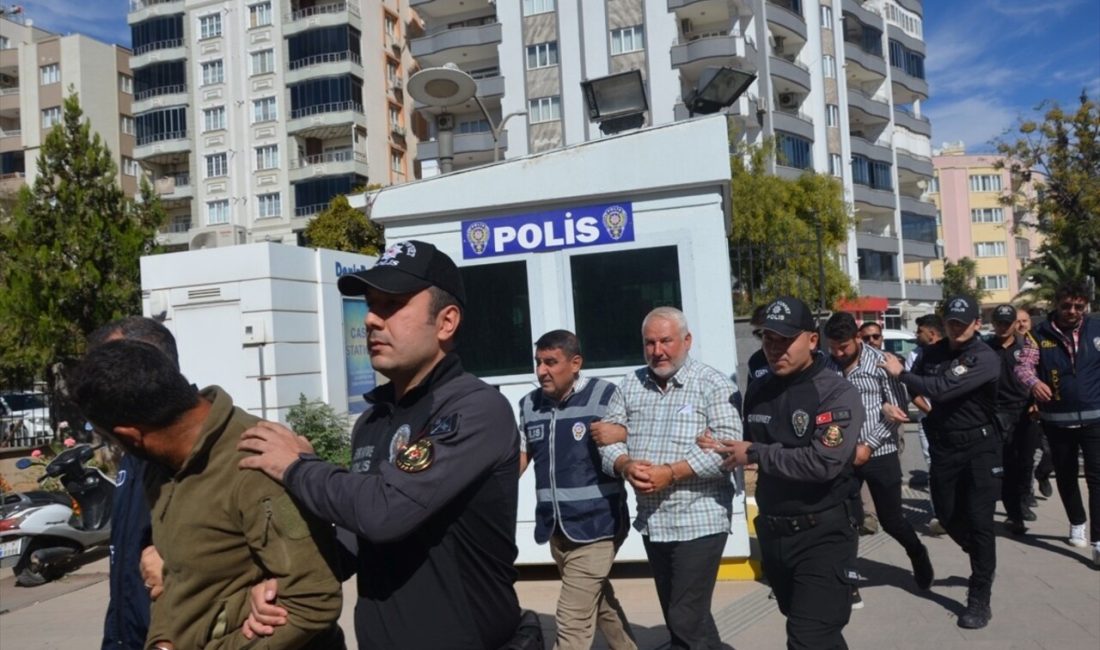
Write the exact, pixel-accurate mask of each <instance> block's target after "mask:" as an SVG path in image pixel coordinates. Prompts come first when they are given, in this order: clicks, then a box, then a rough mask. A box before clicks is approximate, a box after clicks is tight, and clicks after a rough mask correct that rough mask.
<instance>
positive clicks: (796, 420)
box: [791, 409, 810, 438]
mask: <svg viewBox="0 0 1100 650" xmlns="http://www.w3.org/2000/svg"><path fill="white" fill-rule="evenodd" d="M791 426H792V427H794V435H796V436H798V437H799V438H801V437H802V436H804V435H806V428H807V427H809V426H810V414H809V413H807V412H806V411H803V410H802V409H798V410H797V411H795V412H794V413H792V414H791Z"/></svg>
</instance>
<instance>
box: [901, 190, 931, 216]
mask: <svg viewBox="0 0 1100 650" xmlns="http://www.w3.org/2000/svg"><path fill="white" fill-rule="evenodd" d="M899 198H900V201H901V211H902V212H911V213H913V214H916V215H920V216H922V217H930V218H932V219H935V217H936V204H935V203H932V202H931V201H921V200H920V199H914V198H913V197H911V196H905V195H902V196H901V197H899Z"/></svg>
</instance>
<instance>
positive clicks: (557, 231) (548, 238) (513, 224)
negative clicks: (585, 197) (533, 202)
mask: <svg viewBox="0 0 1100 650" xmlns="http://www.w3.org/2000/svg"><path fill="white" fill-rule="evenodd" d="M630 241H634V212H633V206H632V204H631V203H629V202H627V203H610V204H605V205H589V206H584V207H580V208H567V209H565V210H552V211H548V212H535V213H532V214H521V215H516V216H511V217H499V218H496V219H479V220H474V221H463V222H462V258H463V259H478V258H481V257H492V256H495V255H517V254H520V253H532V252H536V251H551V250H557V249H561V248H574V247H578V246H596V245H599V244H615V243H619V242H630Z"/></svg>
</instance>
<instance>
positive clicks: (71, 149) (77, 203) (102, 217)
mask: <svg viewBox="0 0 1100 650" xmlns="http://www.w3.org/2000/svg"><path fill="white" fill-rule="evenodd" d="M36 169H37V178H36V179H35V181H34V185H33V187H24V188H22V189H21V190H20V194H19V197H18V201H17V203H16V206H15V209H14V210H13V212H12V214H11V216H10V218H9V219H6V220H4V221H3V222H2V223H0V383H5V384H9V385H20V384H22V385H28V384H29V383H30V382H31V381H33V380H36V379H42V378H46V379H47V380H49V381H50V384H51V386H52V385H53V375H52V374H51V373H48V372H47V371H48V369H49V368H50V367H52V366H54V365H55V364H56V363H59V362H61V363H63V362H65V361H66V360H69V359H74V358H77V357H79V356H80V355H81V354H82V353H83V351H84V340H85V338H86V337H87V335H88V334H90V333H91V332H92V331H93V330H95V329H96V328H97V327H99V326H100V325H102V324H104V323H106V322H108V321H110V320H111V319H114V318H119V317H121V316H125V315H130V314H135V313H139V312H140V310H141V281H140V275H139V273H140V269H139V261H138V260H139V258H140V257H141V256H142V255H145V254H148V253H151V252H153V251H154V248H155V242H154V237H155V235H156V231H157V228H158V227H159V226H160V225H162V224H163V223H164V220H165V213H164V210H163V209H162V208H161V207H160V204H159V202H158V201H157V200H156V197H155V196H154V194H153V191H152V189H151V188H149V187H148V183H144V184H143V188H142V201H141V202H138V201H135V200H133V199H130V198H128V197H127V196H126V195H124V194H123V192H122V189H121V188H120V187H119V184H118V176H117V171H118V169H117V167H116V165H115V163H114V161H113V160H112V159H111V152H110V150H109V149H108V148H107V146H106V145H105V144H104V143H103V141H102V139H101V138H100V136H99V134H98V133H94V132H93V131H92V128H91V124H90V122H88V120H86V119H84V114H83V111H82V110H81V108H80V102H79V100H78V98H77V96H76V94H75V93H71V94H70V95H69V97H68V98H66V100H65V102H64V115H63V118H62V122H61V123H60V124H59V125H57V126H55V127H54V128H53V130H51V131H50V133H49V135H47V136H46V139H45V142H44V143H43V144H42V149H41V152H40V154H39V157H38V160H37V167H36Z"/></svg>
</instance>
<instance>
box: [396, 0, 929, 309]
mask: <svg viewBox="0 0 1100 650" xmlns="http://www.w3.org/2000/svg"><path fill="white" fill-rule="evenodd" d="M410 5H411V6H412V8H413V9H414V10H416V11H417V12H418V14H419V15H420V18H421V19H422V20H423V23H424V33H423V35H421V36H419V37H415V38H413V39H412V40H410V42H409V49H410V50H411V52H412V54H413V55H414V56H415V57H416V60H417V62H418V63H419V65H420V66H421V67H422V68H428V67H435V66H440V65H443V64H445V63H454V64H456V65H457V66H458V67H459V68H461V69H462V70H464V71H466V72H467V73H469V74H470V75H471V76H472V77H474V79H476V80H477V87H478V95H479V96H480V98H481V99H482V100H483V104H484V105H485V106H486V108H487V110H488V113H489V116H490V117H491V118H492V123H490V121H489V120H487V119H485V117H484V116H483V115H482V113H481V111H480V109H478V108H477V107H476V106H473V105H472V106H471V108H470V109H469V110H468V111H465V112H460V111H459V110H456V111H454V121H455V129H454V134H455V135H454V153H455V157H454V168H455V169H462V168H463V167H469V166H473V165H478V164H484V163H485V162H489V161H491V160H492V155H493V153H492V152H493V149H494V146H496V147H497V148H499V150H500V151H501V152H503V154H504V156H505V157H516V156H522V155H525V154H528V153H534V152H539V151H543V150H546V149H550V148H554V147H560V146H564V145H570V144H575V143H578V142H583V141H585V140H589V139H593V138H598V137H601V136H600V132H599V129H598V128H597V127H596V125H595V124H593V123H591V122H589V120H588V117H587V113H586V108H585V103H584V99H583V96H582V92H581V85H580V84H581V81H582V80H590V79H595V78H599V77H603V76H606V75H610V74H614V73H617V72H623V71H627V70H633V69H637V70H640V71H641V72H642V75H643V77H644V79H645V84H646V91H647V96H648V103H649V110H648V112H647V114H646V124H664V123H668V122H672V121H674V120H679V119H686V118H688V117H689V113H688V110H687V108H686V107H685V104H684V97H685V96H686V95H687V93H689V92H690V91H691V90H692V89H695V88H696V86H697V84H698V82H699V80H700V76H701V75H702V74H703V71H704V70H705V69H706V68H708V67H714V66H728V67H732V68H735V69H738V70H742V71H747V72H753V73H755V74H756V75H757V79H756V81H755V82H754V83H753V84H752V86H750V88H749V89H748V91H747V92H746V93H745V94H744V95H743V96H742V97H741V98H740V99H739V100H737V101H736V102H735V103H734V104H733V105H732V106H730V107H729V108H728V109H726V110H727V112H728V113H729V114H731V115H732V116H733V117H734V119H735V121H736V122H737V125H738V128H739V130H740V131H741V133H742V137H744V138H745V139H746V140H747V141H748V142H759V141H760V140H761V139H762V138H764V137H774V138H775V140H776V144H777V148H778V150H779V151H780V152H781V153H782V156H781V162H780V163H779V164H777V165H776V167H775V169H774V171H775V173H777V174H780V175H783V176H787V177H796V176H798V175H799V174H801V173H802V172H803V171H804V170H816V171H818V172H823V173H831V174H833V175H835V176H837V177H838V178H840V179H841V180H842V181H843V185H844V190H845V198H846V199H847V200H848V202H849V203H850V204H851V205H852V206H853V207H854V210H855V216H856V220H855V221H856V225H855V226H854V227H853V229H852V232H851V233H850V237H849V242H848V246H847V249H846V250H844V251H842V254H841V263H842V265H843V266H844V267H845V268H846V270H847V271H848V273H849V274H850V275H851V277H852V278H853V279H854V280H858V287H859V290H860V292H861V294H863V295H865V296H875V297H878V298H880V299H886V300H885V301H883V302H884V304H889V305H890V306H891V307H892V308H893V309H897V308H898V307H899V306H900V307H901V308H908V307H909V306H911V305H912V304H913V303H925V304H929V303H930V302H931V301H933V300H937V299H939V297H940V295H939V294H940V289H939V287H938V286H936V285H934V284H922V283H919V282H914V283H908V282H903V277H902V275H901V272H902V264H903V263H913V264H916V265H918V266H921V267H927V266H928V265H929V264H930V263H932V262H933V261H934V260H936V259H938V257H939V245H938V242H937V237H936V225H935V214H936V213H935V206H934V205H933V204H932V203H930V202H927V201H926V200H925V190H926V188H927V185H928V183H929V181H930V180H931V177H932V161H931V146H930V143H929V136H930V135H931V126H930V124H929V122H928V119H927V118H925V117H923V116H922V115H921V102H922V101H923V100H925V99H927V97H928V84H927V83H926V81H925V79H924V53H925V45H924V41H923V35H922V5H921V2H920V1H919V0H864V1H862V2H860V1H857V0H591V1H589V0H585V1H584V2H575V1H569V2H565V1H561V0H513V1H509V2H493V1H491V0H410ZM512 114H519V115H515V116H513V119H511V120H510V121H508V122H507V124H506V128H504V129H502V134H501V137H500V138H499V142H498V141H496V139H495V138H494V137H493V133H492V124H499V123H500V122H501V119H502V118H505V117H507V116H509V115H512ZM429 131H430V132H429V133H425V134H424V135H425V136H426V137H428V138H433V139H430V140H429V141H427V142H421V143H420V145H419V150H418V152H419V153H418V155H419V158H420V163H421V165H422V169H423V172H424V174H425V175H432V174H434V173H437V168H438V164H437V160H435V158H436V157H437V156H438V146H437V142H436V141H435V140H434V138H435V136H436V134H437V129H436V128H435V126H434V125H429ZM661 163H662V161H654V164H661ZM663 163H664V164H675V162H674V161H663ZM855 308H856V309H857V310H858V309H859V307H858V306H856V307H855ZM918 311H919V310H918Z"/></svg>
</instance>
